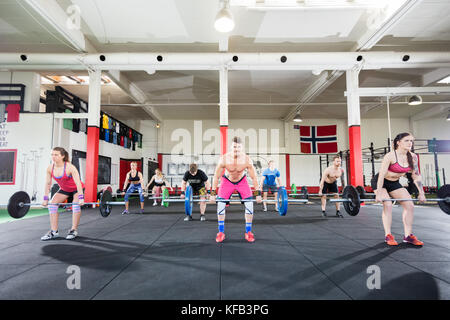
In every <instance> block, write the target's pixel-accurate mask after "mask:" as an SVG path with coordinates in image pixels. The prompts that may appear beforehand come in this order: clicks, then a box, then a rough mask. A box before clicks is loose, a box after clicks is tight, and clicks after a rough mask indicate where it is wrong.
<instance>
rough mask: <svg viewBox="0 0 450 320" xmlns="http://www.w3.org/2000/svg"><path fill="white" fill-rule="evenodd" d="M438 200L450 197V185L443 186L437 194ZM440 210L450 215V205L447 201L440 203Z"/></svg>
mask: <svg viewBox="0 0 450 320" xmlns="http://www.w3.org/2000/svg"><path fill="white" fill-rule="evenodd" d="M437 196H438V198H441V199H445V198H449V197H450V184H446V185H443V186H442V187H440V188H439V190H438V192H437ZM438 205H439V208H441V210H442V211H444V212H445V213H446V214H450V203H448V202H445V201H439V202H438Z"/></svg>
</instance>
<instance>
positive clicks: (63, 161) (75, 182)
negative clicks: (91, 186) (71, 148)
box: [41, 147, 84, 241]
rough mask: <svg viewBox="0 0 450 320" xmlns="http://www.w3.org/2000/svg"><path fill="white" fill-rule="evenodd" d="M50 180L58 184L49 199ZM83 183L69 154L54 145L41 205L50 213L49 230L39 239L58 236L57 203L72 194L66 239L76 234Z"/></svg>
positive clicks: (82, 199) (82, 202) (81, 203)
mask: <svg viewBox="0 0 450 320" xmlns="http://www.w3.org/2000/svg"><path fill="white" fill-rule="evenodd" d="M52 180H55V181H56V183H57V184H58V185H59V190H58V191H57V192H56V193H55V195H54V196H53V198H52V199H51V200H50V203H49V197H48V194H49V192H50V188H51V186H52ZM83 188H84V185H83V183H82V182H81V180H80V175H79V173H78V170H77V168H75V166H74V165H73V164H71V163H70V162H69V154H68V152H67V151H66V150H65V149H64V148H60V147H56V148H53V150H52V164H51V165H49V166H48V168H47V178H46V183H45V192H44V201H43V203H42V205H43V206H47V205H48V211H49V213H50V231H49V232H48V233H46V234H45V235H44V236H43V237H42V238H41V240H43V241H45V240H51V239H54V238H57V237H58V236H59V233H58V217H59V215H58V205H56V203H63V202H64V201H66V200H67V199H68V198H69V197H70V196H73V201H72V202H73V203H72V213H73V215H72V227H71V228H70V230H69V232H68V234H67V236H66V239H69V240H70V239H74V238H75V237H76V236H77V235H78V225H79V224H80V217H81V207H80V206H82V205H83V204H84V194H83Z"/></svg>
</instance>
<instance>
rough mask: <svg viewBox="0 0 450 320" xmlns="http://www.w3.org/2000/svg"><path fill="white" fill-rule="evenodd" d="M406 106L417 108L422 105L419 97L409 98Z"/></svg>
mask: <svg viewBox="0 0 450 320" xmlns="http://www.w3.org/2000/svg"><path fill="white" fill-rule="evenodd" d="M408 104H409V105H410V106H418V105H419V104H422V97H421V96H416V95H414V96H411V97H410V98H409V100H408Z"/></svg>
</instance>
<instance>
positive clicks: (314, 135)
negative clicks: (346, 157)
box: [294, 125, 338, 153]
mask: <svg viewBox="0 0 450 320" xmlns="http://www.w3.org/2000/svg"><path fill="white" fill-rule="evenodd" d="M336 127H337V126H336V125H330V126H298V125H296V126H294V129H300V151H301V152H302V153H336V152H337V151H338V148H337V134H336V132H337V129H336Z"/></svg>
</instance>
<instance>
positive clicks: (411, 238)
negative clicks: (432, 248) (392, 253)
mask: <svg viewBox="0 0 450 320" xmlns="http://www.w3.org/2000/svg"><path fill="white" fill-rule="evenodd" d="M403 242H405V243H410V244H413V245H415V246H423V242H422V241H420V240H419V239H417V237H416V236H415V235H413V234H412V233H411V234H410V235H409V236H407V237H404V238H403Z"/></svg>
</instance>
